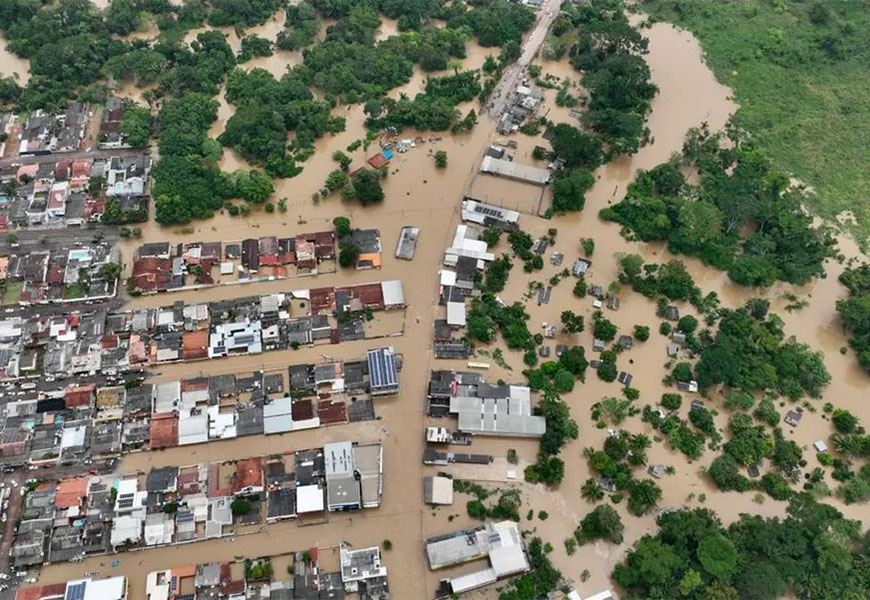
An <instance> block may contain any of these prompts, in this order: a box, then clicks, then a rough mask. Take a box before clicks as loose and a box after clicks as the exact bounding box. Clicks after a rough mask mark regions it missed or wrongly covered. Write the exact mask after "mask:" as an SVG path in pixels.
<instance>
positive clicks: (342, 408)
mask: <svg viewBox="0 0 870 600" xmlns="http://www.w3.org/2000/svg"><path fill="white" fill-rule="evenodd" d="M317 416H318V417H320V424H321V425H327V424H329V423H345V422H347V405H346V404H345V403H344V402H333V401H332V400H324V401H321V402H320V403H319V404H318V405H317Z"/></svg>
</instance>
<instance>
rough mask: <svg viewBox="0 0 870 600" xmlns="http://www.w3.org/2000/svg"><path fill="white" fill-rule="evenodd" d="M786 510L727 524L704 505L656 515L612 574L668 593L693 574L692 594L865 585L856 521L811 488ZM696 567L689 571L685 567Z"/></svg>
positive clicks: (640, 592)
mask: <svg viewBox="0 0 870 600" xmlns="http://www.w3.org/2000/svg"><path fill="white" fill-rule="evenodd" d="M786 513H787V514H786V516H785V518H782V519H780V518H778V517H774V518H763V517H760V516H754V515H746V514H744V515H741V517H740V519H739V520H738V521H736V522H735V523H734V524H732V525H731V526H730V527H728V528H727V529H726V528H724V527H723V526H722V523H721V522H720V521H719V519H718V518H717V517H716V515H715V514H714V513H712V512H711V511H709V510H707V509H700V508H699V509H695V510H692V511H689V510H680V511H674V512H669V513H665V514H662V515H661V516H660V517H659V518H658V526H659V531H658V533H656V534H655V535H654V536H652V535H646V536H644V537H642V538H641V539H640V540H639V541H638V542H637V543H636V544H635V545H634V547H633V548H632V550H631V551H630V552H629V553H628V555H627V557H626V560H625V562H624V563H623V564H619V565H617V566H616V568H615V569H614V571H613V578H614V579H615V580H616V581H617V583H619V584H620V585H621V586H623V587H624V588H625V589H626V591H627V592H628V597H629V598H637V599H639V598H658V599H665V598H673V597H674V589H677V588H680V589H683V586H682V585H681V583H682V582H684V581H686V580H695V584H696V585H697V587H693V589H692V591H691V592H689V593H688V594H686V595H687V597H690V598H716V599H724V598H732V599H736V598H738V597H740V598H753V599H758V600H774V599H775V598H779V597H781V596H782V595H784V594H785V593H786V591H787V590H788V589H789V588H791V589H793V590H794V591H795V592H796V593H797V595H798V596H800V597H805V598H813V599H819V600H821V599H823V598H860V597H864V596H866V595H867V594H868V593H870V577H868V575H870V552H868V549H867V548H868V546H867V544H866V543H865V544H862V543H860V542H861V536H860V524H859V523H858V522H857V521H850V520H847V519H844V518H843V515H842V514H841V513H840V512H839V511H837V510H836V509H834V508H833V507H831V506H828V505H825V504H820V503H818V502H816V501H815V500H814V499H813V498H812V497H811V496H810V495H809V494H806V493H802V494H798V495H797V496H795V497H794V498H793V499H792V500H791V502H790V503H789V505H788V508H787V510H786ZM690 573H694V575H690Z"/></svg>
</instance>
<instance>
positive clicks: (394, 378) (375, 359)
mask: <svg viewBox="0 0 870 600" xmlns="http://www.w3.org/2000/svg"><path fill="white" fill-rule="evenodd" d="M367 358H368V364H369V383H370V385H371V388H372V389H376V388H384V387H396V386H398V385H399V372H398V370H397V367H396V355H395V353H394V352H393V349H392V348H377V349H375V350H369V351H368V353H367Z"/></svg>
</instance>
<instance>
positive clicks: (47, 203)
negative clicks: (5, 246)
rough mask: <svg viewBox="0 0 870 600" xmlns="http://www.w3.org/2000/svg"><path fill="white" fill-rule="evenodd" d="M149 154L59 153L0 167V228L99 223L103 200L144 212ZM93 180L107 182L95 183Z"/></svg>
mask: <svg viewBox="0 0 870 600" xmlns="http://www.w3.org/2000/svg"><path fill="white" fill-rule="evenodd" d="M150 165H151V159H150V156H149V155H148V154H147V153H146V152H144V151H143V152H141V153H138V154H135V155H133V156H113V157H108V158H96V157H90V156H88V157H83V158H76V159H71V158H59V159H58V160H57V162H51V161H48V162H46V161H44V160H43V161H42V162H31V163H27V164H22V165H20V166H9V167H6V168H3V169H0V184H7V183H14V185H15V187H14V193H10V192H11V189H10V188H9V187H8V186H7V187H4V188H3V189H4V190H5V193H2V194H0V227H5V228H6V229H7V230H8V229H10V228H18V227H29V228H39V227H74V226H79V227H80V226H84V225H87V224H88V223H96V222H99V221H100V219H101V218H102V215H103V213H104V212H105V211H106V203H107V199H113V200H115V201H117V203H118V210H120V211H125V212H139V213H141V214H146V215H147V210H148V198H147V196H148V172H149V169H150ZM92 181H100V182H105V189H103V188H102V186H97V187H94V186H92V185H91V183H92Z"/></svg>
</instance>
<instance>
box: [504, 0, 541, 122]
mask: <svg viewBox="0 0 870 600" xmlns="http://www.w3.org/2000/svg"><path fill="white" fill-rule="evenodd" d="M536 1H537V0H536ZM543 99H544V92H543V91H541V90H539V89H538V88H536V87H533V86H527V85H518V86H517V88H516V93H515V94H514V97H513V104H512V105H511V106H510V107H508V109H507V110H506V111H505V112H504V114H503V115H502V116H501V118H500V119H499V122H498V132H499V133H501V134H509V133H513V132H515V131H517V130H518V129H519V128H520V127H521V126H522V125H523V124H524V123H526V122H527V121H532V120H534V119H536V118H537V116H538V109H539V108H540V106H541V101H542V100H543Z"/></svg>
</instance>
